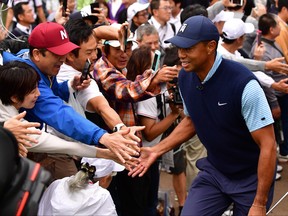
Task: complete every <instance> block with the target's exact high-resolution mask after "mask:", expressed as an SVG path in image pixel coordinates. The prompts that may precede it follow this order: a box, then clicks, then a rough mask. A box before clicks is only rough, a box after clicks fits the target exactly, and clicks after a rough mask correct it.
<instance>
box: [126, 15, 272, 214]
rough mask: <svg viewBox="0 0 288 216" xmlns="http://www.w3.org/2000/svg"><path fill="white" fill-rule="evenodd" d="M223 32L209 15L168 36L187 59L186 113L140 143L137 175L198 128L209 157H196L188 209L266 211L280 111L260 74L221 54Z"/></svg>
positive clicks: (182, 84) (183, 76)
mask: <svg viewBox="0 0 288 216" xmlns="http://www.w3.org/2000/svg"><path fill="white" fill-rule="evenodd" d="M218 40H219V33H218V31H217V28H216V27H215V25H214V24H213V23H212V22H211V20H209V19H208V18H206V17H204V16H193V17H190V18H188V19H187V20H186V21H185V22H184V23H183V25H182V26H181V28H180V30H179V31H178V33H177V35H176V36H174V37H173V38H171V39H169V40H168V42H170V43H172V44H174V45H175V46H176V47H178V55H179V58H180V61H181V63H182V69H181V71H180V73H179V77H178V81H179V83H178V84H179V89H180V92H181V97H182V99H183V103H184V112H185V115H186V116H185V118H184V119H183V120H182V121H181V122H180V124H179V125H178V126H177V127H176V128H175V129H174V130H173V132H172V133H171V134H170V135H169V136H168V137H167V138H166V139H164V140H162V141H161V142H160V143H158V144H157V145H155V146H153V147H151V148H149V147H146V148H144V147H143V148H142V149H141V156H140V160H141V163H140V164H139V165H138V166H137V167H136V168H135V169H133V170H132V171H131V172H130V175H132V176H136V175H140V176H142V175H143V174H144V173H145V172H146V170H147V168H148V167H149V166H150V165H151V164H152V163H153V161H155V159H156V158H157V157H159V156H160V155H161V154H163V153H165V152H167V151H168V150H170V149H172V148H175V147H176V146H177V145H180V144H182V143H183V142H185V141H187V140H188V139H190V138H191V137H193V136H194V135H195V133H197V135H198V137H199V139H200V141H201V142H202V143H203V145H204V146H205V147H206V149H207V157H205V158H202V159H199V160H198V161H197V163H196V165H197V167H198V168H199V170H200V172H199V174H198V175H197V177H196V178H195V180H194V181H193V183H192V185H191V188H190V190H189V194H188V197H187V199H186V202H185V205H184V207H183V210H182V213H181V215H183V216H184V215H215V216H217V215H219V216H221V215H222V214H223V213H224V211H225V210H226V209H227V208H228V207H229V206H230V205H231V204H232V203H233V204H234V207H233V215H238V216H239V215H241V216H242V215H243V216H244V215H249V216H251V215H257V216H264V215H266V210H267V209H268V208H269V207H270V205H271V203H272V200H273V190H274V178H275V168H276V141H275V135H274V130H273V117H272V114H271V111H270V108H269V105H268V102H267V100H266V98H265V94H264V92H263V90H262V89H261V87H260V84H259V83H258V81H257V80H256V77H255V76H254V75H253V74H252V72H251V71H249V70H248V69H247V68H246V67H244V66H243V65H241V64H239V63H237V62H234V61H231V60H227V59H224V58H222V56H221V55H220V54H219V53H217V51H216V50H217V44H218Z"/></svg>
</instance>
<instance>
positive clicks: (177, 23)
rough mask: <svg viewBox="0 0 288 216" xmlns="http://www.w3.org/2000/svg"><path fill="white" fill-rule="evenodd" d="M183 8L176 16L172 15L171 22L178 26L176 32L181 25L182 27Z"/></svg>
mask: <svg viewBox="0 0 288 216" xmlns="http://www.w3.org/2000/svg"><path fill="white" fill-rule="evenodd" d="M182 11H183V9H181V10H180V12H179V13H178V14H177V16H176V17H173V16H172V15H171V17H170V20H169V22H170V23H172V24H174V25H175V28H176V33H177V32H178V31H179V29H180V27H181V25H182V24H181V18H180V15H181V13H182Z"/></svg>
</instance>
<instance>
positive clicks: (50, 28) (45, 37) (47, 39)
mask: <svg viewBox="0 0 288 216" xmlns="http://www.w3.org/2000/svg"><path fill="white" fill-rule="evenodd" d="M28 42H29V45H30V46H33V47H35V48H45V49H47V50H49V51H50V52H52V53H54V54H56V55H66V54H67V53H69V52H71V51H72V50H74V49H76V48H79V46H77V45H76V44H74V43H72V42H70V40H69V37H68V34H67V32H66V30H65V29H64V27H63V26H62V25H60V24H58V23H54V22H45V23H40V24H38V25H37V26H36V28H34V29H33V31H32V32H31V35H30V36H29V38H28Z"/></svg>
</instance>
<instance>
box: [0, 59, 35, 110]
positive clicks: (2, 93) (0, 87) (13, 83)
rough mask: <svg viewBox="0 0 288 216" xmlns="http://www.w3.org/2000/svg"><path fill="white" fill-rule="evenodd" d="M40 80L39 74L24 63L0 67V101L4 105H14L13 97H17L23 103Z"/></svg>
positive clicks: (11, 63)
mask: <svg viewBox="0 0 288 216" xmlns="http://www.w3.org/2000/svg"><path fill="white" fill-rule="evenodd" d="M39 80H40V76H39V74H38V73H37V72H36V71H35V70H34V69H33V68H32V67H31V66H29V65H28V64H26V63H24V62H20V61H11V62H8V63H6V64H4V65H3V66H0V100H1V101H2V103H3V104H4V105H12V104H13V101H12V100H11V97H12V96H15V97H17V99H18V100H19V101H21V102H23V101H24V97H25V96H26V95H27V94H29V93H30V92H31V91H33V90H34V89H35V88H36V86H37V85H38V82H39Z"/></svg>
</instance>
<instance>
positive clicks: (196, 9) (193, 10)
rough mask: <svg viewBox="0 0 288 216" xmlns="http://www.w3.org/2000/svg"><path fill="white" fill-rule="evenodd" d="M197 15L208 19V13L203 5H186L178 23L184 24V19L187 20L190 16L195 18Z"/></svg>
mask: <svg viewBox="0 0 288 216" xmlns="http://www.w3.org/2000/svg"><path fill="white" fill-rule="evenodd" d="M197 15H202V16H205V17H208V12H207V10H206V8H205V7H204V6H203V5H200V4H192V5H188V6H187V7H185V8H184V10H183V11H182V13H181V15H180V21H181V23H184V22H185V20H186V19H188V18H190V17H192V16H197Z"/></svg>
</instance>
